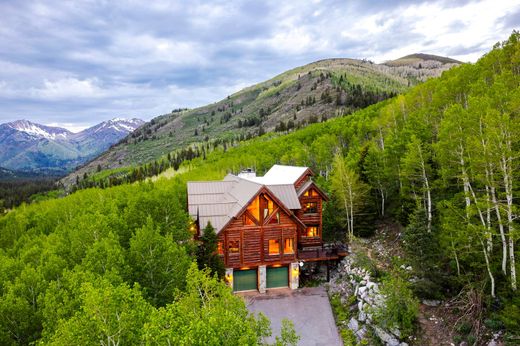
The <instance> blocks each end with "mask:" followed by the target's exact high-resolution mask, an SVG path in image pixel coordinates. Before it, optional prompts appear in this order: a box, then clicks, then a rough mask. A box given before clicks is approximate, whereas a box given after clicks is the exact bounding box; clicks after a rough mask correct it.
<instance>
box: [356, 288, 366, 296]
mask: <svg viewBox="0 0 520 346" xmlns="http://www.w3.org/2000/svg"><path fill="white" fill-rule="evenodd" d="M366 290H367V287H366V286H360V287H359V289H358V294H359V295H361V296H362V295H363V294H364V293H365V292H366Z"/></svg>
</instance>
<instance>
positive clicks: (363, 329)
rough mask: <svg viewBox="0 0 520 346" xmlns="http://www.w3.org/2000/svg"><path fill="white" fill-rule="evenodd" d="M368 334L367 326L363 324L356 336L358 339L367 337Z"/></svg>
mask: <svg viewBox="0 0 520 346" xmlns="http://www.w3.org/2000/svg"><path fill="white" fill-rule="evenodd" d="M366 335H367V327H365V326H362V327H361V328H360V329H359V330H358V331H357V332H356V337H357V339H358V340H362V339H364V338H365V336H366Z"/></svg>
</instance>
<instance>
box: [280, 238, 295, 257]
mask: <svg viewBox="0 0 520 346" xmlns="http://www.w3.org/2000/svg"><path fill="white" fill-rule="evenodd" d="M283 253H286V254H291V253H294V239H293V238H286V239H285V241H284V246H283Z"/></svg>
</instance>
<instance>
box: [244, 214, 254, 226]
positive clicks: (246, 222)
mask: <svg viewBox="0 0 520 346" xmlns="http://www.w3.org/2000/svg"><path fill="white" fill-rule="evenodd" d="M244 225H247V226H251V225H256V222H255V221H254V220H253V219H252V218H251V217H250V216H249V215H247V214H245V215H244Z"/></svg>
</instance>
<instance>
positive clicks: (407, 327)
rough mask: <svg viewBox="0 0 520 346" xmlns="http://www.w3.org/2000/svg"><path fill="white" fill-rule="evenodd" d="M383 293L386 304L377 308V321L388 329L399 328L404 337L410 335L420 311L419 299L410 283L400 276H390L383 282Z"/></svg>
mask: <svg viewBox="0 0 520 346" xmlns="http://www.w3.org/2000/svg"><path fill="white" fill-rule="evenodd" d="M381 293H382V294H383V296H384V297H385V304H384V305H385V306H382V307H379V308H376V309H375V311H374V317H375V321H376V323H377V324H378V325H380V326H381V327H383V328H387V329H391V328H395V327H397V328H399V330H400V331H401V337H402V338H406V337H408V336H410V335H411V334H412V332H413V331H414V327H415V321H416V319H417V314H418V313H419V301H418V300H417V298H415V296H414V295H413V292H412V290H411V289H410V288H409V287H408V283H407V282H406V281H404V280H403V279H401V278H400V277H389V278H388V279H386V280H385V281H384V282H383V285H382V288H381Z"/></svg>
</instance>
